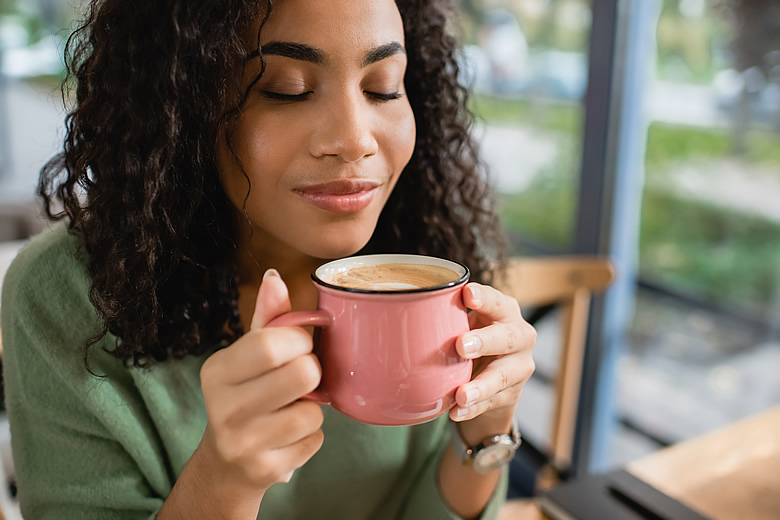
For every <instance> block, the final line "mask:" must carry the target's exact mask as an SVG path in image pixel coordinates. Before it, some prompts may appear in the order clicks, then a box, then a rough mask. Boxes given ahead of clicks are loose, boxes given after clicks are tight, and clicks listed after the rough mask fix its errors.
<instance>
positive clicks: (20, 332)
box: [0, 252, 163, 520]
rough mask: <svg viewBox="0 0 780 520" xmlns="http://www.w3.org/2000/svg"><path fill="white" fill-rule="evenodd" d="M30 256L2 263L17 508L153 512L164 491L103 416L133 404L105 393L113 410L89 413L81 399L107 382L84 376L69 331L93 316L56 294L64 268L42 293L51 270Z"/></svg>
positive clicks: (88, 515)
mask: <svg viewBox="0 0 780 520" xmlns="http://www.w3.org/2000/svg"><path fill="white" fill-rule="evenodd" d="M23 253H24V252H23ZM30 255H31V253H29V252H27V253H26V254H23V255H22V258H21V259H19V258H17V261H16V262H15V264H14V265H13V266H12V268H11V269H10V270H9V272H8V275H7V277H6V280H5V282H4V286H3V301H2V313H1V314H0V317H1V318H2V334H3V346H4V354H3V371H4V380H5V390H6V408H7V411H8V418H9V422H10V427H11V445H12V451H13V458H14V463H15V467H16V472H17V474H16V478H17V487H18V493H19V495H18V496H19V502H20V506H21V510H22V514H23V516H24V517H25V518H36V519H43V520H46V519H60V518H80V519H85V520H89V519H96V520H97V519H101V520H102V519H107V520H111V519H139V520H140V519H145V518H154V517H155V516H156V512H157V510H158V509H159V508H160V507H161V505H162V502H163V499H162V498H160V496H159V493H157V492H155V490H153V489H152V486H151V485H150V483H149V480H148V479H147V478H146V476H145V475H144V472H143V471H142V470H141V469H140V468H139V464H138V461H137V459H135V458H134V457H133V456H132V455H131V452H130V451H128V449H127V446H126V445H124V444H123V442H122V441H121V440H120V439H117V438H116V436H115V435H113V434H112V433H111V430H110V428H109V427H108V426H107V424H106V420H114V421H117V420H119V421H121V420H122V419H121V417H122V415H127V414H132V413H133V412H132V410H131V408H132V407H131V406H128V405H127V404H126V403H122V402H117V401H116V399H115V398H110V399H112V400H113V401H114V408H115V409H116V410H117V414H116V415H115V416H114V417H110V418H105V417H104V418H98V417H97V416H96V415H95V413H94V412H93V410H91V409H90V406H89V405H88V403H89V402H90V401H95V400H100V399H102V398H101V397H100V396H101V394H102V395H103V396H104V397H105V396H106V395H109V396H110V395H112V393H111V392H108V393H106V392H105V390H106V389H113V383H111V382H108V381H107V380H104V381H101V380H99V379H96V378H94V377H93V376H91V375H89V374H86V375H85V373H86V370H85V369H84V365H83V359H82V357H81V356H80V355H79V353H80V348H81V347H80V345H78V344H76V345H75V346H74V345H73V334H74V332H72V331H78V332H79V333H80V334H84V331H85V329H86V331H88V332H90V331H92V330H93V327H94V315H92V316H89V315H88V317H87V318H86V319H85V318H84V313H83V312H80V311H79V304H78V303H77V302H73V301H71V302H67V301H65V300H63V299H62V298H61V296H62V295H64V294H66V293H67V292H68V290H67V286H68V285H69V283H70V282H68V281H67V280H66V279H65V278H67V276H65V278H63V279H59V285H58V286H57V287H56V289H55V290H52V291H51V292H50V291H49V290H48V289H49V288H50V287H51V285H50V284H49V283H47V282H46V279H47V278H48V277H52V276H53V277H54V278H57V277H56V276H54V273H48V272H47V271H46V266H44V265H41V262H39V261H38V260H37V259H36V258H35V257H31V256H30ZM58 274H59V275H64V274H67V273H58ZM41 284H42V285H41ZM68 317H70V319H68ZM89 321H92V323H90V324H87V322H89ZM81 345H83V343H81ZM95 348H96V350H97V349H99V348H100V346H96V347H95ZM58 353H59V354H58ZM74 354H75V355H74Z"/></svg>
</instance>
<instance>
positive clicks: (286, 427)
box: [252, 401, 324, 450]
mask: <svg viewBox="0 0 780 520" xmlns="http://www.w3.org/2000/svg"><path fill="white" fill-rule="evenodd" d="M323 421H324V416H323V414H322V409H321V408H320V406H319V405H318V404H317V403H315V402H313V401H295V402H294V403H292V404H290V405H289V406H285V407H284V408H282V409H281V410H278V411H276V412H274V413H273V414H270V415H265V416H263V417H261V418H259V420H256V421H255V423H254V424H253V425H252V430H253V431H255V432H263V435H262V437H263V438H262V440H261V441H260V442H261V443H262V444H263V446H262V449H273V450H275V449H282V448H285V447H287V446H292V445H293V444H295V443H297V442H299V441H301V440H303V439H305V438H306V437H308V436H310V435H311V434H313V433H315V432H316V431H317V430H319V429H320V428H321V427H322V423H323Z"/></svg>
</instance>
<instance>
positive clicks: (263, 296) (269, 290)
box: [249, 269, 291, 330]
mask: <svg viewBox="0 0 780 520" xmlns="http://www.w3.org/2000/svg"><path fill="white" fill-rule="evenodd" d="M290 309H291V305H290V295H289V293H288V291H287V285H285V283H284V280H282V277H281V276H279V271H277V270H276V269H269V270H267V271H266V272H265V274H264V275H263V281H262V282H260V290H258V291H257V301H256V302H255V311H254V313H252V323H251V325H250V326H249V329H250V330H255V329H261V328H263V327H265V325H266V324H267V323H268V322H269V321H271V320H272V319H274V318H276V317H277V316H279V315H281V314H284V313H285V312H289V311H290Z"/></svg>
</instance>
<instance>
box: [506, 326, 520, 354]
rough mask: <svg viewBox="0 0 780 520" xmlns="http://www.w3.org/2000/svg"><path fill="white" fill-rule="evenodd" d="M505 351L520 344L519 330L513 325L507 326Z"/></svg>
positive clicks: (511, 349) (513, 348)
mask: <svg viewBox="0 0 780 520" xmlns="http://www.w3.org/2000/svg"><path fill="white" fill-rule="evenodd" d="M506 335H507V344H506V346H507V351H513V350H515V349H517V348H518V347H519V346H520V332H519V330H518V329H517V327H515V326H512V325H510V326H508V327H507V333H506Z"/></svg>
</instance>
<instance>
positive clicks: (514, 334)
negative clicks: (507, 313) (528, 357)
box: [455, 318, 536, 359]
mask: <svg viewBox="0 0 780 520" xmlns="http://www.w3.org/2000/svg"><path fill="white" fill-rule="evenodd" d="M535 342H536V329H534V328H533V327H532V326H531V325H530V324H529V323H528V322H526V321H525V320H523V319H522V318H521V319H520V321H519V324H518V323H502V322H498V323H493V324H492V325H488V326H487V327H482V328H481V329H474V330H472V331H470V332H467V333H466V334H463V335H462V336H460V337H459V338H458V339H457V341H456V342H455V350H456V351H457V352H458V354H459V355H460V356H461V357H463V358H465V359H476V358H480V357H483V356H501V355H505V354H512V353H514V352H519V351H521V350H525V349H532V348H533V346H534V343H535Z"/></svg>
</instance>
